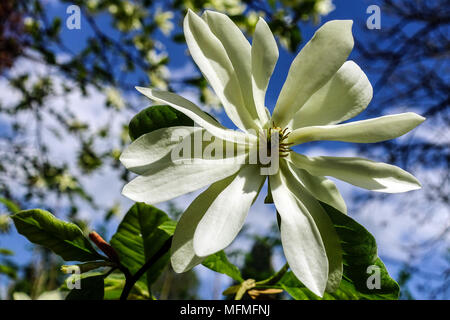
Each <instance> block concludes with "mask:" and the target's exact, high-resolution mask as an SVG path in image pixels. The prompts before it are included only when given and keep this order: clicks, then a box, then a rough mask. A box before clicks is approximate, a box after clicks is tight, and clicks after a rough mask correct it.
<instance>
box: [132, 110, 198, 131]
mask: <svg viewBox="0 0 450 320" xmlns="http://www.w3.org/2000/svg"><path fill="white" fill-rule="evenodd" d="M193 125H194V121H192V119H191V118H189V117H188V116H186V115H185V114H184V113H181V112H180V111H178V110H175V109H174V108H172V107H170V106H166V105H157V106H152V107H148V108H146V109H144V110H142V111H141V112H139V113H138V114H137V115H135V116H134V117H133V119H131V121H130V124H129V125H128V129H129V135H130V138H131V140H136V139H137V138H139V137H140V136H141V135H143V134H146V133H149V132H152V131H154V130H157V129H161V128H167V127H175V126H193Z"/></svg>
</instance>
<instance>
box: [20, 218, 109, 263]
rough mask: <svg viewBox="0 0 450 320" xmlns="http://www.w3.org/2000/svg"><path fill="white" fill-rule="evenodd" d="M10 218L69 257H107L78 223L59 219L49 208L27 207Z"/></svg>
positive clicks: (38, 241) (39, 241) (32, 237)
mask: <svg viewBox="0 0 450 320" xmlns="http://www.w3.org/2000/svg"><path fill="white" fill-rule="evenodd" d="M11 218H12V219H13V221H14V224H15V226H16V228H17V231H18V232H19V233H20V234H22V235H24V236H25V237H26V238H27V239H28V240H29V241H31V242H33V243H35V244H38V245H41V246H44V247H46V248H48V249H50V250H52V251H53V252H54V253H56V254H58V255H60V256H61V257H62V258H63V259H64V260H66V261H92V260H104V257H102V256H101V255H100V254H98V253H97V251H95V249H94V248H93V247H92V245H91V243H90V242H89V240H88V239H87V238H86V237H85V236H84V234H83V232H82V231H81V229H80V228H79V227H78V226H77V225H76V224H74V223H70V222H65V221H62V220H59V219H57V218H55V216H53V215H52V214H51V213H50V212H47V211H44V210H40V209H32V210H25V211H20V212H18V213H16V214H14V215H13V216H11Z"/></svg>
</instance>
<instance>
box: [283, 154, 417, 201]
mask: <svg viewBox="0 0 450 320" xmlns="http://www.w3.org/2000/svg"><path fill="white" fill-rule="evenodd" d="M290 157H291V160H292V162H293V163H294V164H295V166H297V167H299V168H303V169H305V170H307V171H309V173H311V174H313V175H318V176H332V177H335V178H337V179H340V180H343V181H345V182H348V183H351V184H353V185H355V186H358V187H361V188H364V189H368V190H372V191H378V192H386V193H398V192H406V191H410V190H416V189H420V188H421V185H420V182H419V181H417V179H416V178H415V177H414V176H413V175H411V174H410V173H408V172H406V171H405V170H402V169H400V168H399V167H396V166H393V165H390V164H386V163H382V162H375V161H371V160H367V159H363V158H346V157H306V156H303V155H299V154H297V153H294V152H291V154H290Z"/></svg>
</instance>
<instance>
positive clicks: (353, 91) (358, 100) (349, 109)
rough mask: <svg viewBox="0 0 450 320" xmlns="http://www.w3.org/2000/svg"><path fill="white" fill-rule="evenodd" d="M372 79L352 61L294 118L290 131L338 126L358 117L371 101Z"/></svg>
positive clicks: (344, 65) (318, 91)
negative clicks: (322, 126) (312, 127)
mask: <svg viewBox="0 0 450 320" xmlns="http://www.w3.org/2000/svg"><path fill="white" fill-rule="evenodd" d="M372 94H373V89H372V85H371V84H370V81H369V79H367V76H366V75H365V74H364V72H363V71H362V70H361V68H360V67H359V66H358V65H357V64H356V63H354V62H353V61H347V62H345V63H344V64H343V66H342V67H341V68H340V69H339V70H338V72H337V73H336V74H335V75H334V76H333V77H332V78H331V80H330V81H328V83H327V84H326V85H324V86H323V87H322V88H320V89H319V90H317V91H316V93H314V94H313V95H312V97H311V98H309V100H308V101H307V102H306V103H305V105H304V106H303V107H302V108H301V109H300V110H299V111H298V112H297V113H296V114H295V117H294V119H293V121H292V122H291V123H290V125H289V127H290V128H293V129H298V128H302V127H307V126H321V125H328V124H336V123H340V122H343V121H345V120H348V119H350V118H353V117H355V116H357V115H358V114H359V113H360V112H362V111H363V110H364V109H365V108H366V107H367V105H368V104H369V102H370V100H371V99H372Z"/></svg>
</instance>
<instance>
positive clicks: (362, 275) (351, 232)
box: [278, 202, 400, 300]
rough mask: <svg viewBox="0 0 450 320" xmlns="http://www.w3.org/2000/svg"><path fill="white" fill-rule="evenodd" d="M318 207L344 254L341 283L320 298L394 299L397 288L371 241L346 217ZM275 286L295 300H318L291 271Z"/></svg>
mask: <svg viewBox="0 0 450 320" xmlns="http://www.w3.org/2000/svg"><path fill="white" fill-rule="evenodd" d="M321 205H322V206H323V208H324V209H325V210H326V212H327V213H328V215H329V216H330V219H331V220H332V222H333V224H334V227H335V228H336V232H337V233H338V235H339V237H340V239H341V246H342V249H343V251H344V254H343V260H344V275H343V278H342V281H341V284H340V286H339V288H338V289H337V290H336V291H334V292H331V293H330V292H325V294H324V297H323V299H325V300H335V299H337V300H359V299H369V300H384V299H388V300H393V299H398V295H399V291H400V288H399V286H398V284H397V283H396V282H395V280H394V279H392V278H391V277H390V276H389V273H388V271H387V269H386V267H385V266H384V264H383V262H382V261H381V259H380V258H379V257H378V255H377V245H376V241H375V238H374V237H373V236H372V235H371V234H370V233H369V232H368V231H367V230H366V229H365V228H364V227H363V226H361V225H360V224H359V223H357V222H356V221H355V220H353V219H352V218H350V217H349V216H347V215H345V214H343V213H341V212H339V211H338V210H336V209H335V208H333V207H331V206H329V205H327V204H325V203H323V202H321ZM375 273H377V274H379V287H378V285H377V283H376V282H374V281H372V280H373V279H374V277H375ZM278 285H280V286H281V288H283V289H284V290H286V292H287V293H289V294H290V295H291V296H292V297H293V298H294V299H297V300H305V299H308V300H317V299H321V298H320V297H318V296H316V295H315V294H313V293H312V292H311V291H309V290H308V289H307V288H306V287H305V286H304V285H303V284H302V283H301V282H300V281H299V280H298V279H297V278H296V277H295V276H294V274H293V273H292V272H288V273H286V274H285V275H284V277H283V278H282V279H281V280H280V281H279V283H278ZM377 287H378V288H377Z"/></svg>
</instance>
